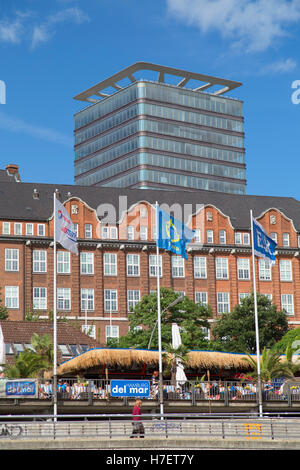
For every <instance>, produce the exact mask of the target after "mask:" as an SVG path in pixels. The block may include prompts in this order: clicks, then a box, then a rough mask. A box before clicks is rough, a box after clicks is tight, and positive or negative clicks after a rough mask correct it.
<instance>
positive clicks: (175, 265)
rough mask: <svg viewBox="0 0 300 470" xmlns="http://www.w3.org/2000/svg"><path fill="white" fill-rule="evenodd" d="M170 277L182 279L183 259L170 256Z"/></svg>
mask: <svg viewBox="0 0 300 470" xmlns="http://www.w3.org/2000/svg"><path fill="white" fill-rule="evenodd" d="M172 277H184V258H182V257H181V256H172Z"/></svg>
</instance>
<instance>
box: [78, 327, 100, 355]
mask: <svg viewBox="0 0 300 470" xmlns="http://www.w3.org/2000/svg"><path fill="white" fill-rule="evenodd" d="M81 331H82V332H83V333H84V334H86V335H88V336H90V337H91V338H94V339H96V325H81ZM82 349H83V348H82ZM87 349H88V348H87Z"/></svg>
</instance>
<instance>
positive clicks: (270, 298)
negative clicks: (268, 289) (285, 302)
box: [262, 294, 273, 302]
mask: <svg viewBox="0 0 300 470" xmlns="http://www.w3.org/2000/svg"><path fill="white" fill-rule="evenodd" d="M262 295H264V296H265V297H267V299H269V300H270V301H271V302H272V298H273V296H272V294H262Z"/></svg>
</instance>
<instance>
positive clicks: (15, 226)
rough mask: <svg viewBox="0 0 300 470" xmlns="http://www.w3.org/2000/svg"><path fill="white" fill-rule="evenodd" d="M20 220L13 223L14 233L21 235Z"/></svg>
mask: <svg viewBox="0 0 300 470" xmlns="http://www.w3.org/2000/svg"><path fill="white" fill-rule="evenodd" d="M22 225H23V224H22V223H21V222H15V223H14V235H22V231H23V227H22Z"/></svg>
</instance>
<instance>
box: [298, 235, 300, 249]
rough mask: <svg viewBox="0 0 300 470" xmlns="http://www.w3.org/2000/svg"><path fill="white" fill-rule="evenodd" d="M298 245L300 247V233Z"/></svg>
mask: <svg viewBox="0 0 300 470" xmlns="http://www.w3.org/2000/svg"><path fill="white" fill-rule="evenodd" d="M298 247H300V235H298Z"/></svg>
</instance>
